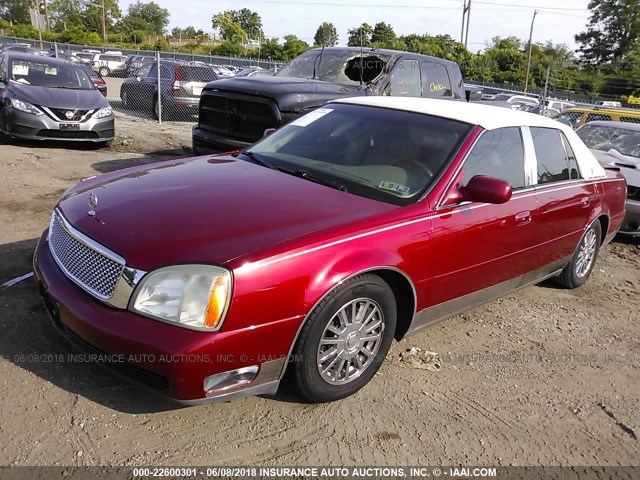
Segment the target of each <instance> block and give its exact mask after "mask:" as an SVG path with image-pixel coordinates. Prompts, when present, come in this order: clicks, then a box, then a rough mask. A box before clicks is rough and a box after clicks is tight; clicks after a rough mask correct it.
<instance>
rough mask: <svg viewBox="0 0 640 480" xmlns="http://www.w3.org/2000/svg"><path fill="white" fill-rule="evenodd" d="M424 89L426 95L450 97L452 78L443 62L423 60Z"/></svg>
mask: <svg viewBox="0 0 640 480" xmlns="http://www.w3.org/2000/svg"><path fill="white" fill-rule="evenodd" d="M422 71H423V75H422V82H423V85H422V91H423V92H424V96H425V97H450V96H451V80H449V74H448V73H447V68H446V67H445V66H444V65H442V64H441V63H436V62H427V61H424V62H422Z"/></svg>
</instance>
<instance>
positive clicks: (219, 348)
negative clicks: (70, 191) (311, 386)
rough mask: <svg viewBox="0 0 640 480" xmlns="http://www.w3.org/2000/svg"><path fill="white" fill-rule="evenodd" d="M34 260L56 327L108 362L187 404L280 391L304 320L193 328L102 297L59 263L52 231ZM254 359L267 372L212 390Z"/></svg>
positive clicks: (36, 274) (85, 349)
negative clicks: (208, 388)
mask: <svg viewBox="0 0 640 480" xmlns="http://www.w3.org/2000/svg"><path fill="white" fill-rule="evenodd" d="M33 263H34V274H35V277H36V280H37V282H38V285H39V287H40V291H41V295H42V298H43V301H44V303H45V306H46V307H47V310H48V311H49V313H50V315H51V317H52V320H53V323H54V326H55V327H56V328H57V329H58V330H59V331H60V332H61V333H63V335H64V336H65V337H66V338H67V339H68V340H70V341H71V343H73V344H75V345H76V346H77V347H79V348H80V349H81V350H84V351H85V352H88V353H90V354H92V355H93V356H94V357H93V358H94V359H97V360H99V363H101V364H102V365H105V366H108V367H111V368H112V369H113V370H115V371H116V372H118V373H120V374H123V375H125V376H126V377H128V378H129V379H133V380H135V381H136V382H137V383H140V384H142V385H144V386H146V387H150V388H151V389H152V390H154V391H155V392H157V393H160V394H162V395H164V396H167V397H170V398H172V399H175V400H177V401H179V402H181V403H184V404H197V403H206V402H212V401H224V400H229V399H231V398H236V397H245V396H251V395H259V394H273V393H275V392H276V390H277V388H278V385H279V381H280V378H281V375H282V374H283V372H284V367H285V365H286V359H287V357H288V352H289V348H290V346H291V342H292V341H293V338H294V337H295V334H296V332H297V329H298V327H299V325H300V321H301V318H299V317H295V318H290V319H285V320H280V321H276V322H272V323H268V324H263V325H257V326H255V327H253V328H248V329H244V330H231V331H224V330H223V331H220V332H212V333H207V332H201V331H195V330H189V329H185V328H181V327H177V326H173V325H169V324H166V323H162V322H158V321H155V320H152V319H149V318H146V317H143V316H140V315H136V314H134V313H132V312H129V311H127V310H118V309H114V308H111V307H109V306H107V305H105V304H103V303H100V302H99V301H97V300H94V299H93V298H92V297H90V296H89V295H88V294H87V293H85V292H84V291H83V290H81V289H80V288H79V287H78V286H76V285H75V284H74V283H72V282H71V281H70V280H69V279H68V278H67V277H65V276H64V274H63V273H62V271H61V270H60V269H59V267H58V265H57V264H56V263H55V260H54V259H53V257H52V256H51V252H50V250H49V247H48V242H47V239H46V232H45V233H44V234H43V236H42V237H41V238H40V241H39V243H38V246H37V247H36V252H35V255H34V260H33ZM253 365H258V366H259V372H258V374H257V377H256V378H255V379H254V380H253V381H252V382H251V383H248V384H245V385H241V386H238V387H235V388H230V389H227V390H223V391H213V392H209V393H207V392H205V390H204V387H203V383H204V379H205V378H206V377H209V376H210V375H214V374H216V373H222V372H227V371H231V370H236V369H239V368H243V367H247V366H253Z"/></svg>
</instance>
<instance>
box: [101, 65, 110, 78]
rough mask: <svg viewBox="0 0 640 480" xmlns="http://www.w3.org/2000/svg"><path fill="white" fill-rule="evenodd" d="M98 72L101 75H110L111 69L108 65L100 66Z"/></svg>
mask: <svg viewBox="0 0 640 480" xmlns="http://www.w3.org/2000/svg"><path fill="white" fill-rule="evenodd" d="M98 73H99V74H100V76H101V77H108V76H109V74H110V73H111V70H109V69H108V68H107V67H100V68H99V69H98Z"/></svg>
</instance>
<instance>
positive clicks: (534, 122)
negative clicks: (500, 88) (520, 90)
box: [332, 96, 558, 130]
mask: <svg viewBox="0 0 640 480" xmlns="http://www.w3.org/2000/svg"><path fill="white" fill-rule="evenodd" d="M332 103H352V104H354V105H368V106H371V107H381V108H391V109H394V110H404V111H406V112H416V113H424V114H427V115H434V116H436V117H444V118H450V119H452V120H459V121H461V122H465V123H470V124H472V125H480V126H481V127H482V128H484V129H486V130H495V129H496V128H503V127H515V126H522V125H529V126H532V127H552V128H558V122H556V121H555V120H551V119H549V118H547V117H543V116H541V115H536V114H533V113H527V112H521V111H519V110H512V109H511V108H505V107H497V106H495V105H485V104H481V103H467V102H465V101H464V100H459V101H457V100H439V99H435V98H419V97H418V98H416V97H390V96H380V97H373V96H372V97H353V98H343V99H339V100H334V101H333V102H332Z"/></svg>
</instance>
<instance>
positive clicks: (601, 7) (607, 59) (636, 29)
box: [575, 0, 640, 65]
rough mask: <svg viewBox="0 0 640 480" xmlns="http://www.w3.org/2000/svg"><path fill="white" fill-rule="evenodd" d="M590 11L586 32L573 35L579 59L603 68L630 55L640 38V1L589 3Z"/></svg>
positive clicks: (611, 0) (622, 0)
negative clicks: (577, 46) (604, 65)
mask: <svg viewBox="0 0 640 480" xmlns="http://www.w3.org/2000/svg"><path fill="white" fill-rule="evenodd" d="M589 10H591V17H590V18H589V23H588V24H587V30H586V31H584V32H581V33H579V34H578V35H576V36H575V39H576V42H577V43H578V45H579V46H580V47H579V48H578V51H579V52H580V56H581V57H582V59H583V60H584V61H585V62H586V63H589V64H591V65H598V64H600V65H602V64H610V63H611V62H616V61H619V60H620V59H622V58H623V57H624V56H625V55H628V54H630V53H631V51H632V50H633V47H634V46H635V45H636V44H637V42H638V39H640V2H638V0H591V1H590V2H589Z"/></svg>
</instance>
